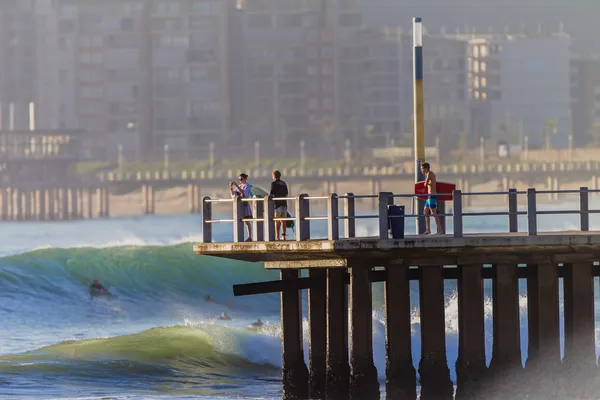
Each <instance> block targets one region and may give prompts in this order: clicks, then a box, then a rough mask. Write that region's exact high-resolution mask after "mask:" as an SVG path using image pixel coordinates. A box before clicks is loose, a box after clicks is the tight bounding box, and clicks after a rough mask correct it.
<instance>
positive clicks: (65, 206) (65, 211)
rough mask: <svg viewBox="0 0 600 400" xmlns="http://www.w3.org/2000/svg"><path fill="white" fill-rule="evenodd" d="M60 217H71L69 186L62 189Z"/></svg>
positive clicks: (65, 218) (63, 218) (66, 218)
mask: <svg viewBox="0 0 600 400" xmlns="http://www.w3.org/2000/svg"><path fill="white" fill-rule="evenodd" d="M60 204H61V209H60V211H61V212H60V219H62V220H64V221H66V220H68V219H69V215H70V213H69V190H68V189H67V188H61V189H60Z"/></svg>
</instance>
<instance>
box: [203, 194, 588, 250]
mask: <svg viewBox="0 0 600 400" xmlns="http://www.w3.org/2000/svg"><path fill="white" fill-rule="evenodd" d="M556 193H558V194H566V193H568V194H579V198H580V201H579V209H542V210H538V209H537V208H538V201H537V195H538V194H556ZM591 193H600V189H599V190H596V189H593V190H590V189H588V188H587V187H581V188H580V189H579V190H572V189H571V190H540V191H538V190H536V189H534V188H529V189H528V190H526V191H518V190H516V189H510V190H508V191H499V192H465V193H463V192H462V191H461V190H454V191H453V192H452V193H436V195H437V196H439V197H441V196H450V197H451V199H452V200H451V201H450V203H451V204H452V210H451V211H448V212H447V211H445V207H444V206H443V204H444V203H445V202H443V201H440V200H438V202H439V203H440V206H439V210H438V213H437V214H435V215H431V214H424V213H421V212H420V210H419V211H418V212H415V210H414V208H413V211H412V212H411V213H403V214H400V215H390V214H389V206H391V205H393V204H394V199H395V198H410V199H412V200H413V207H414V204H415V203H416V202H415V200H416V199H417V198H422V197H425V196H428V195H427V194H423V195H421V194H419V195H415V194H414V193H390V192H380V193H378V194H354V193H346V194H343V195H338V194H336V193H332V194H330V195H328V196H309V195H307V194H300V195H298V196H295V197H284V198H273V197H272V196H266V197H264V198H256V197H254V198H240V197H235V198H232V199H211V198H209V197H205V198H204V199H203V203H202V204H203V207H202V209H203V217H202V218H203V221H202V222H203V240H204V241H212V228H211V226H212V224H215V223H233V226H234V241H243V238H244V233H245V231H244V225H245V224H246V223H250V224H253V225H254V234H255V235H256V239H257V240H265V241H272V240H275V238H276V233H275V228H276V224H275V223H276V222H289V221H294V222H295V225H296V240H297V241H303V240H310V239H311V234H310V226H311V224H310V223H311V222H312V221H327V231H328V234H327V238H328V239H329V240H338V239H340V238H341V237H346V238H353V237H355V235H356V226H355V223H356V220H361V219H378V220H379V238H380V239H387V238H389V232H388V229H389V228H390V223H391V221H393V220H397V219H406V218H415V219H416V220H417V221H419V222H418V223H421V222H420V221H421V220H422V219H423V218H426V217H432V216H435V217H438V218H440V219H441V221H446V219H447V218H451V219H452V222H453V232H452V235H453V236H454V237H462V236H463V222H464V219H465V218H466V217H471V218H477V217H486V216H503V217H507V218H508V222H509V230H508V231H509V232H512V233H515V232H518V231H519V226H518V225H519V219H518V217H519V216H527V234H528V235H531V236H533V235H537V234H538V227H537V218H538V216H540V215H579V216H580V229H581V231H589V216H590V215H591V214H600V209H590V208H589V195H590V194H591ZM490 195H492V196H506V197H507V200H508V207H507V209H506V210H493V211H463V199H464V198H465V196H490ZM519 196H525V197H526V198H527V206H526V209H525V210H519V208H518V201H517V199H518V197H519ZM357 199H371V200H375V201H376V203H378V207H377V209H378V211H377V213H375V214H362V215H361V214H357V213H356V210H355V201H356V200H357ZM276 200H280V201H281V200H286V201H294V203H295V206H294V207H292V208H290V209H289V212H290V213H291V214H295V216H294V215H291V216H287V217H284V216H277V217H276V216H275V208H276V207H275V204H274V202H275V201H276ZM322 200H326V202H327V212H326V214H325V215H311V213H310V204H311V203H312V202H314V201H322ZM340 200H341V201H342V203H343V210H342V211H343V212H340V210H339V207H340V204H339V202H340ZM229 202H231V203H232V204H233V216H232V218H223V219H212V204H216V203H229ZM247 203H252V215H246V214H247V210H248V209H247V207H245V204H247ZM421 204H422V203H421ZM340 222H343V224H344V232H343V235H341V234H340V227H339V224H340ZM444 226H445V224H444Z"/></svg>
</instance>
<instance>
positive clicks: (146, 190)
mask: <svg viewBox="0 0 600 400" xmlns="http://www.w3.org/2000/svg"><path fill="white" fill-rule="evenodd" d="M142 202H143V207H144V214H145V215H149V214H150V186H149V185H148V184H147V183H145V184H143V185H142Z"/></svg>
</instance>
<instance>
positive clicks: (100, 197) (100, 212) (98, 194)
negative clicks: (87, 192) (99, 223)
mask: <svg viewBox="0 0 600 400" xmlns="http://www.w3.org/2000/svg"><path fill="white" fill-rule="evenodd" d="M103 192H104V188H98V189H96V199H97V201H96V202H97V207H98V217H100V218H104V217H106V216H107V215H105V214H104V193H103Z"/></svg>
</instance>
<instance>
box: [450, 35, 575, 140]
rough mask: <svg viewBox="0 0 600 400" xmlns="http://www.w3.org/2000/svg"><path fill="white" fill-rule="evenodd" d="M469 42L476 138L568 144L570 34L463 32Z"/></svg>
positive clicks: (569, 117) (473, 121)
mask: <svg viewBox="0 0 600 400" xmlns="http://www.w3.org/2000/svg"><path fill="white" fill-rule="evenodd" d="M459 36H460V37H463V39H464V40H465V41H467V42H468V43H469V96H470V98H471V100H472V106H473V116H474V117H473V120H472V131H473V133H474V135H475V136H476V137H485V138H491V139H492V140H494V141H499V140H502V141H506V142H511V143H513V144H520V143H522V142H523V141H524V136H527V137H528V141H529V145H530V146H534V147H535V146H541V145H543V144H544V143H545V139H544V135H543V134H542V132H543V130H544V127H545V126H546V124H547V123H548V122H549V121H555V122H556V124H557V132H556V135H553V136H552V138H551V144H552V145H553V146H557V147H566V146H567V145H568V141H569V135H570V134H571V132H572V131H571V129H572V117H571V106H572V102H571V79H570V74H571V71H570V56H571V54H570V43H571V39H570V37H569V36H568V35H567V34H564V33H557V34H540V35H505V34H504V35H459Z"/></svg>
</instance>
